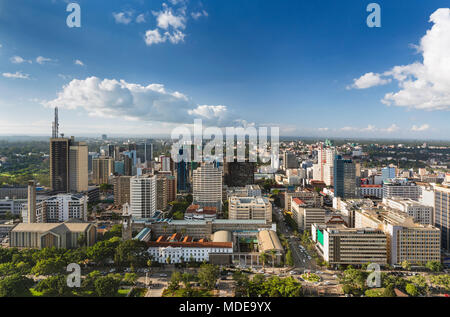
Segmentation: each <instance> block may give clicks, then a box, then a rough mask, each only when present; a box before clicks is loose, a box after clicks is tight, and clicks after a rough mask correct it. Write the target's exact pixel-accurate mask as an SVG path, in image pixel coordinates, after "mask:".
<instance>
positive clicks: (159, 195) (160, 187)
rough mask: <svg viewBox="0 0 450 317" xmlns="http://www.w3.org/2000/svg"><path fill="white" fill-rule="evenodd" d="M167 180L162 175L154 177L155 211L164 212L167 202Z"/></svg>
mask: <svg viewBox="0 0 450 317" xmlns="http://www.w3.org/2000/svg"><path fill="white" fill-rule="evenodd" d="M168 194H169V180H168V179H167V178H166V177H165V176H164V175H157V176H156V209H157V210H166V208H167V206H168V204H169V201H168Z"/></svg>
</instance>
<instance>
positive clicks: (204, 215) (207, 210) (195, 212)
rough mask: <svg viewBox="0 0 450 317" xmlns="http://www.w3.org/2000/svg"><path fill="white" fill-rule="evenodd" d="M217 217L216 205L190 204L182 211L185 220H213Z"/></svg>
mask: <svg viewBox="0 0 450 317" xmlns="http://www.w3.org/2000/svg"><path fill="white" fill-rule="evenodd" d="M216 217H217V209H216V207H203V208H202V207H200V206H199V205H194V204H193V205H190V206H189V207H188V208H187V209H186V212H185V213H184V219H185V220H213V219H216Z"/></svg>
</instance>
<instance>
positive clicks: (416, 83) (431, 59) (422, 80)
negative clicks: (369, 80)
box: [363, 8, 450, 110]
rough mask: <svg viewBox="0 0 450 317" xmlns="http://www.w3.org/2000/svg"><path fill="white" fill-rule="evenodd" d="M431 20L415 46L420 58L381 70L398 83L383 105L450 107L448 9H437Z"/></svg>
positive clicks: (449, 26)
mask: <svg viewBox="0 0 450 317" xmlns="http://www.w3.org/2000/svg"><path fill="white" fill-rule="evenodd" d="M430 22H432V23H433V26H432V27H431V29H429V30H428V31H427V32H426V34H425V35H424V36H423V37H422V39H421V41H420V44H419V46H418V47H417V50H418V51H419V52H420V53H421V54H422V61H417V62H415V63H412V64H408V65H401V66H395V67H393V68H392V69H391V70H389V71H386V72H384V73H383V76H384V77H386V78H393V79H395V80H396V81H397V82H398V86H399V90H398V91H396V92H390V93H387V94H386V95H385V96H384V98H383V99H382V102H383V103H384V104H386V105H395V106H400V107H410V108H416V109H424V110H450V54H449V52H450V36H449V35H450V9H449V8H441V9H437V10H436V11H435V12H434V13H433V14H432V15H431V16H430ZM366 75H367V74H366ZM363 77H364V76H363ZM368 87H371V86H370V85H368V86H367V88H368Z"/></svg>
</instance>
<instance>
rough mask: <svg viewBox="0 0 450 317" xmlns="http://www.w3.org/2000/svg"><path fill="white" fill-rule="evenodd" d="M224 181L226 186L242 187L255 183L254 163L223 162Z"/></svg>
mask: <svg viewBox="0 0 450 317" xmlns="http://www.w3.org/2000/svg"><path fill="white" fill-rule="evenodd" d="M223 177H224V183H225V185H227V186H228V187H244V186H246V185H252V184H254V183H255V163H253V162H238V161H237V160H235V161H234V162H224V164H223Z"/></svg>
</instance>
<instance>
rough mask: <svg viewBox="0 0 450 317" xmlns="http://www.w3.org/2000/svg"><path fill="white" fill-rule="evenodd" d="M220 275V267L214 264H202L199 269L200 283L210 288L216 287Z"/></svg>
mask: <svg viewBox="0 0 450 317" xmlns="http://www.w3.org/2000/svg"><path fill="white" fill-rule="evenodd" d="M219 275H220V270H219V267H218V266H216V265H212V264H202V265H201V266H200V269H199V271H198V279H199V281H200V284H201V285H202V286H203V287H205V288H206V289H208V290H212V289H214V286H215V285H216V282H217V279H218V278H219Z"/></svg>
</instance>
